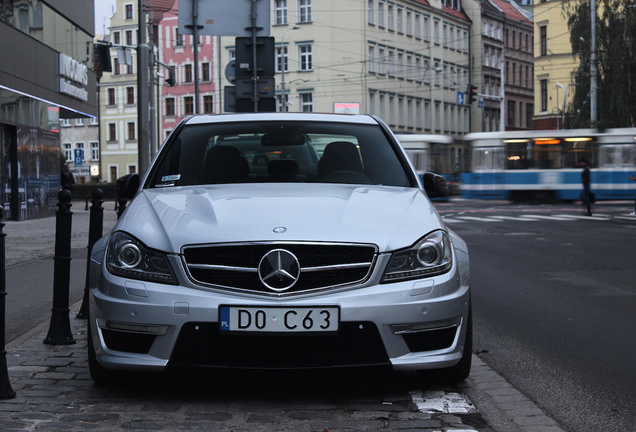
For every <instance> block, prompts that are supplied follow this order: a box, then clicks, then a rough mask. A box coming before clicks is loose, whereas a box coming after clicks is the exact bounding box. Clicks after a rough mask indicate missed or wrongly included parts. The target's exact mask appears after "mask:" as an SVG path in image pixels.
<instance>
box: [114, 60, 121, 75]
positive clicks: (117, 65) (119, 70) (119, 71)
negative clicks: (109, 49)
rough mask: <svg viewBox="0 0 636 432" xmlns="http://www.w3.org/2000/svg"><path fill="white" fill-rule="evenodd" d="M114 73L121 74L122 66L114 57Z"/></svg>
mask: <svg viewBox="0 0 636 432" xmlns="http://www.w3.org/2000/svg"><path fill="white" fill-rule="evenodd" d="M113 75H121V67H120V66H119V60H118V59H116V58H115V59H113Z"/></svg>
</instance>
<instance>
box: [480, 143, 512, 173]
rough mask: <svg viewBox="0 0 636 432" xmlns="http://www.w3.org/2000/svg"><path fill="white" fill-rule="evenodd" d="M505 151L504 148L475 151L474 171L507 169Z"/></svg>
mask: <svg viewBox="0 0 636 432" xmlns="http://www.w3.org/2000/svg"><path fill="white" fill-rule="evenodd" d="M505 160H506V157H505V151H504V149H503V148H502V147H487V148H476V149H473V170H474V171H479V170H503V169H504V168H505Z"/></svg>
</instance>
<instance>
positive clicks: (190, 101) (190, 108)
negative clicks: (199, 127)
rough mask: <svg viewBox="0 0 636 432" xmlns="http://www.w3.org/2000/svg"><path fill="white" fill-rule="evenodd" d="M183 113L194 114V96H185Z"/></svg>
mask: <svg viewBox="0 0 636 432" xmlns="http://www.w3.org/2000/svg"><path fill="white" fill-rule="evenodd" d="M183 114H185V115H191V114H194V98H193V97H192V96H184V98H183Z"/></svg>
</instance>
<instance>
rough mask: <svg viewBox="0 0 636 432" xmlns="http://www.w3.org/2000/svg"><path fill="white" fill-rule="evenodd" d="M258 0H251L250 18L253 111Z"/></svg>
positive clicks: (256, 107)
mask: <svg viewBox="0 0 636 432" xmlns="http://www.w3.org/2000/svg"><path fill="white" fill-rule="evenodd" d="M257 1H258V0H252V11H251V14H250V18H251V19H252V28H251V30H252V65H254V66H253V67H252V87H253V91H252V101H253V106H254V112H258V63H257V60H258V59H257V55H256V30H257V28H256V2H257Z"/></svg>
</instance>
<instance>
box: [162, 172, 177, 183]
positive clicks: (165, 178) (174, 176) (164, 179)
mask: <svg viewBox="0 0 636 432" xmlns="http://www.w3.org/2000/svg"><path fill="white" fill-rule="evenodd" d="M180 178H181V174H172V175H167V176H163V177H161V181H162V182H169V181H177V180H179V179H180Z"/></svg>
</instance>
